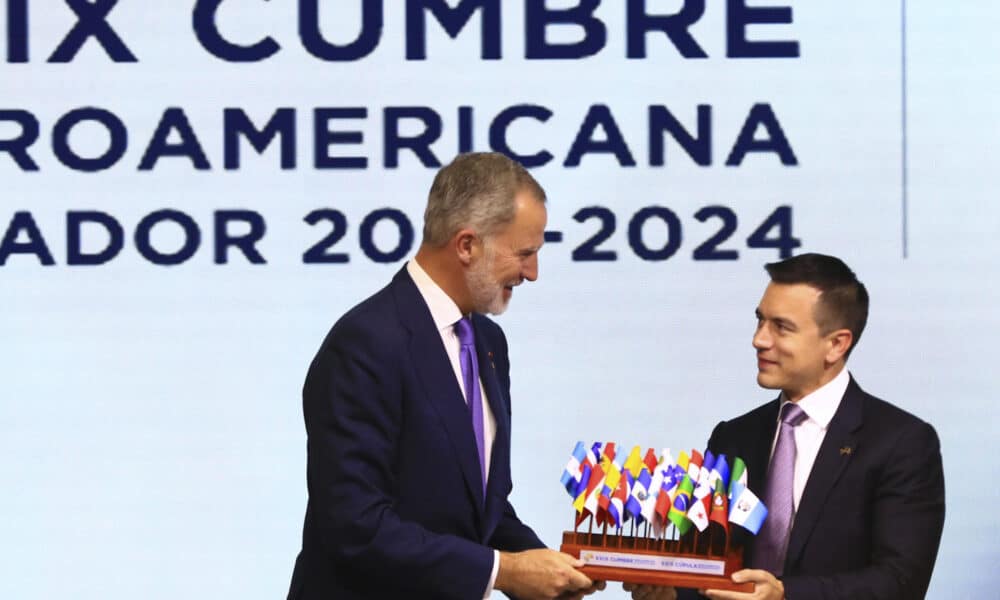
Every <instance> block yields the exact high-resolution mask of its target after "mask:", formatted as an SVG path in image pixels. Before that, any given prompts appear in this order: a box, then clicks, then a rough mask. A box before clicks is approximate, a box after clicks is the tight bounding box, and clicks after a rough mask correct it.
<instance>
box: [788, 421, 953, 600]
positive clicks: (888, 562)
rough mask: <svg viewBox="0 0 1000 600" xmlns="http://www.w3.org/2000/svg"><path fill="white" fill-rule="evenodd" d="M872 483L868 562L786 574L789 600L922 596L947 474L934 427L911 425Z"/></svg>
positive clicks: (941, 517) (939, 527)
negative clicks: (835, 570)
mask: <svg viewBox="0 0 1000 600" xmlns="http://www.w3.org/2000/svg"><path fill="white" fill-rule="evenodd" d="M894 448H895V450H894V453H893V455H892V456H890V457H889V460H888V461H887V462H886V463H885V465H884V471H883V472H882V473H881V475H880V477H879V481H878V482H877V484H876V485H875V487H874V493H873V497H872V498H871V500H870V504H869V514H868V515H867V517H868V518H869V519H870V520H869V521H868V523H869V526H870V528H871V539H872V544H871V557H870V560H869V563H870V566H869V567H866V568H864V569H860V570H857V571H851V572H847V573H841V574H837V575H831V576H824V577H819V576H791V577H787V578H783V582H784V584H785V597H786V598H788V599H789V600H799V599H807V598H818V599H822V600H835V599H836V600H839V599H843V600H848V599H850V600H890V599H907V600H909V599H911V598H923V597H924V595H925V594H926V592H927V586H928V584H929V583H930V576H931V571H932V570H933V568H934V561H935V559H936V557H937V550H938V543H939V542H940V540H941V530H942V528H943V526H944V472H943V469H942V465H941V452H940V446H939V442H938V437H937V434H936V433H935V431H934V428H933V427H931V426H930V425H929V424H927V423H924V422H916V423H914V424H913V425H912V426H910V427H908V428H907V429H906V430H905V431H904V432H903V433H902V435H901V436H900V438H899V440H898V441H897V443H896V444H895V446H894Z"/></svg>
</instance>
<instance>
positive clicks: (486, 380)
mask: <svg viewBox="0 0 1000 600" xmlns="http://www.w3.org/2000/svg"><path fill="white" fill-rule="evenodd" d="M480 319H481V317H480V316H479V315H473V318H472V323H473V327H474V328H475V331H476V356H477V357H478V359H479V378H480V379H481V380H482V382H483V389H485V390H486V399H487V400H488V402H489V405H490V411H491V412H492V413H493V420H494V421H495V422H496V427H497V431H496V436H495V437H494V439H493V446H492V450H491V454H490V465H489V477H488V478H487V483H486V485H487V488H486V506H485V510H486V520H487V522H486V523H485V526H484V531H485V532H487V533H488V532H491V531H492V530H493V528H494V527H496V521H499V519H500V515H501V510H500V508H501V507H500V506H499V502H500V500H499V499H501V498H504V497H505V494H504V493H503V486H504V485H505V483H506V480H507V474H506V473H505V472H504V466H505V465H509V464H510V445H509V444H508V443H507V440H509V439H510V417H509V416H508V411H507V401H506V399H505V397H504V396H503V391H502V389H501V386H500V380H499V378H498V377H497V371H496V365H495V352H496V349H495V348H494V344H493V340H492V339H487V335H486V333H485V332H486V328H485V327H482V326H480V323H481V321H480Z"/></svg>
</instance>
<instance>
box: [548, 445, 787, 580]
mask: <svg viewBox="0 0 1000 600" xmlns="http://www.w3.org/2000/svg"><path fill="white" fill-rule="evenodd" d="M623 458H624V460H623ZM730 461H732V465H731V466H730ZM747 479H748V474H747V472H746V465H745V464H744V462H743V460H742V459H740V458H738V457H727V456H725V455H719V456H714V455H713V454H712V453H711V452H709V451H706V452H705V454H704V455H702V453H700V452H698V451H697V450H692V451H691V454H690V455H689V454H688V453H687V452H684V451H681V452H680V453H679V454H678V455H677V459H676V460H675V459H674V457H673V454H672V453H671V451H670V449H669V448H664V449H663V451H662V452H661V454H660V455H659V456H657V454H656V452H655V451H654V450H652V449H649V450H647V451H646V453H645V455H643V454H642V450H641V447H639V446H635V447H634V448H632V451H631V452H630V453H629V454H628V456H627V458H625V457H622V456H621V455H617V453H616V449H615V444H614V443H612V442H608V443H606V444H603V447H602V444H601V443H595V444H593V445H592V446H590V447H589V448H588V447H587V446H586V445H585V444H584V443H583V442H578V443H577V445H576V448H575V449H574V451H573V454H572V456H571V457H570V460H569V462H568V463H567V464H566V468H565V469H564V470H563V474H562V481H561V483H562V485H563V487H565V488H566V491H567V492H568V493H569V495H570V497H571V498H573V508H574V509H575V514H574V523H575V525H574V527H573V530H572V531H566V532H564V533H563V539H562V545H561V547H560V550H561V551H562V552H565V553H567V554H570V555H572V556H574V557H578V558H580V559H582V560H583V562H584V563H585V565H584V566H583V567H582V568H581V571H583V573H584V574H585V575H587V576H588V577H590V578H591V579H593V580H601V581H623V582H627V583H639V584H652V585H663V586H672V587H681V588H696V589H716V590H732V591H740V592H752V591H753V590H754V584H753V583H752V582H746V583H735V582H733V580H732V578H731V577H732V574H733V573H735V572H736V571H739V570H740V569H742V568H743V552H742V548H741V547H739V546H738V545H736V543H734V542H732V539H733V535H732V534H733V533H734V531H735V528H736V527H739V528H742V529H744V530H746V531H747V532H749V533H750V534H754V535H755V534H756V533H757V531H759V530H760V527H761V525H762V524H763V522H764V518H765V517H766V516H767V508H766V507H765V506H764V504H763V503H762V502H761V501H760V500H759V499H758V498H757V497H756V496H755V495H754V494H753V492H751V491H750V489H749V488H748V487H747ZM584 522H588V526H587V529H586V530H585V531H580V526H581V524H583V523H584ZM595 524H596V525H597V527H599V528H600V529H599V530H597V531H595ZM626 529H627V530H628V531H629V534H627V535H626V533H625V531H626ZM744 538H745V536H740V537H739V539H744Z"/></svg>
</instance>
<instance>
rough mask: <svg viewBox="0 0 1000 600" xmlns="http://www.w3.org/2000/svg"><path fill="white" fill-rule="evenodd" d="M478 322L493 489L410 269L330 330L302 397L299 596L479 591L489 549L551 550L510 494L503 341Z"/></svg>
mask: <svg viewBox="0 0 1000 600" xmlns="http://www.w3.org/2000/svg"><path fill="white" fill-rule="evenodd" d="M472 323H473V328H474V330H475V334H476V350H477V354H478V356H479V373H480V377H481V378H482V381H483V385H484V388H485V390H486V395H487V398H488V399H489V403H490V408H491V409H492V411H493V415H494V417H495V419H496V428H497V429H496V439H495V441H494V443H493V453H492V458H491V463H490V471H489V477H488V485H487V488H486V494H485V498H484V496H483V486H482V475H481V474H480V469H479V462H478V460H479V459H478V454H477V450H476V444H475V440H474V434H473V432H472V423H471V418H470V414H469V409H468V406H467V404H466V402H465V398H464V395H463V393H462V390H461V388H460V386H459V383H458V381H457V380H456V378H455V373H454V370H453V369H452V367H451V364H450V362H449V361H448V357H447V354H446V353H445V349H444V346H443V344H442V343H441V336H440V334H439V333H438V331H437V329H436V328H435V326H434V322H433V320H432V318H431V314H430V310H429V309H428V308H427V305H426V303H425V302H424V300H423V297H422V296H421V295H420V293H419V291H418V290H417V287H416V285H415V284H414V283H413V280H412V279H411V278H410V276H409V274H408V273H407V272H406V269H405V268H404V269H403V270H401V271H400V272H399V273H398V274H397V275H396V276H395V277H394V278H393V280H392V282H391V283H390V284H389V285H388V286H386V287H385V288H384V289H382V290H381V291H379V292H378V293H376V294H375V295H374V296H372V297H371V298H368V299H367V300H365V301H364V302H362V303H361V304H359V305H358V306H356V307H354V308H353V309H352V310H350V311H349V312H348V313H347V314H345V315H344V316H343V317H342V318H341V319H340V320H339V321H338V322H337V323H336V324H335V325H334V326H333V328H332V329H331V330H330V333H329V334H328V335H327V337H326V339H325V340H324V342H323V345H322V346H321V347H320V349H319V352H318V353H317V354H316V357H315V358H314V359H313V362H312V365H311V366H310V368H309V374H308V376H307V377H306V382H305V387H304V389H303V394H302V397H303V411H304V415H305V423H306V432H307V436H308V465H307V480H308V481H307V485H308V490H309V502H308V506H307V508H306V516H305V525H304V527H303V533H302V551H301V552H300V553H299V556H298V558H297V559H296V562H295V570H294V573H293V574H292V581H291V587H290V589H289V593H288V598H289V599H290V600H307V599H317V600H318V599H322V600H331V599H333V598H336V599H337V600H343V599H351V598H391V597H396V596H397V595H398V596H400V597H407V598H455V599H459V598H461V599H474V598H481V597H482V594H483V592H484V591H485V589H486V585H487V583H488V581H489V577H490V571H491V567H492V564H493V550H492V549H493V548H495V549H498V550H510V551H519V550H525V549H529V548H540V547H543V544H542V542H541V541H540V540H539V539H538V537H537V536H536V535H535V533H534V532H533V531H532V530H531V529H529V528H528V527H527V526H525V525H524V524H522V523H521V521H520V520H519V519H518V518H517V515H516V514H515V513H514V509H513V508H512V507H511V505H510V503H509V502H508V500H507V498H508V495H509V494H510V492H511V476H510V373H509V371H510V365H509V363H508V360H507V341H506V339H505V338H504V335H503V332H502V331H501V329H500V327H499V326H497V325H496V324H495V323H493V322H492V321H491V320H489V319H487V318H486V317H484V316H482V315H478V314H474V315H473V316H472Z"/></svg>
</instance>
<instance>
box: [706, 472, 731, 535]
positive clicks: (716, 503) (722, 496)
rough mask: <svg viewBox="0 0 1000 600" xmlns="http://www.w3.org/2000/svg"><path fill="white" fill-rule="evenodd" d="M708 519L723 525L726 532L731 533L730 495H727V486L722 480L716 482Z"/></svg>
mask: <svg viewBox="0 0 1000 600" xmlns="http://www.w3.org/2000/svg"><path fill="white" fill-rule="evenodd" d="M708 520H709V521H711V522H713V523H718V524H719V525H722V528H723V529H724V530H725V531H726V533H729V497H728V496H726V487H725V486H724V485H723V484H722V481H721V480H720V481H718V482H716V484H715V493H713V494H712V510H711V511H709V513H708Z"/></svg>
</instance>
